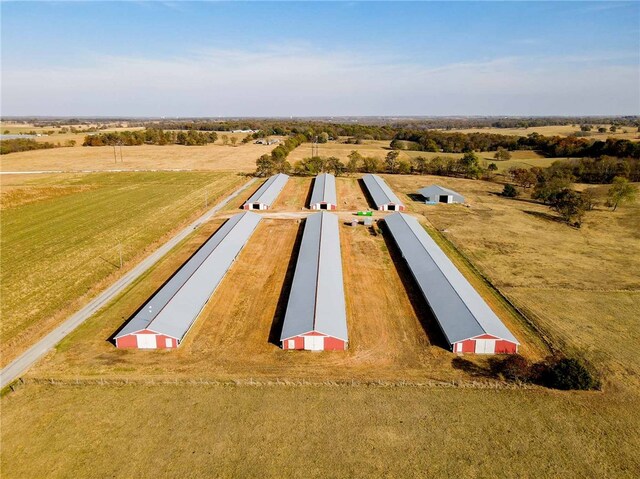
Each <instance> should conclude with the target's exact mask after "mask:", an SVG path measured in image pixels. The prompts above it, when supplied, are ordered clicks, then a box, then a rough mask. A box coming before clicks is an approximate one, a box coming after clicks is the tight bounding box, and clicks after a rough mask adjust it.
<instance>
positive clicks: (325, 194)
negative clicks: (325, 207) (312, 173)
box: [310, 173, 338, 205]
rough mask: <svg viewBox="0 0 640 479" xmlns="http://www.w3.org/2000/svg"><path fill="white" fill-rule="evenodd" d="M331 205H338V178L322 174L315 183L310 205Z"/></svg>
mask: <svg viewBox="0 0 640 479" xmlns="http://www.w3.org/2000/svg"><path fill="white" fill-rule="evenodd" d="M317 203H330V204H332V205H337V204H338V200H337V199H336V177H335V176H333V175H331V174H329V173H322V174H320V175H318V176H316V179H315V181H314V182H313V191H312V192H311V201H310V204H312V205H315V204H317Z"/></svg>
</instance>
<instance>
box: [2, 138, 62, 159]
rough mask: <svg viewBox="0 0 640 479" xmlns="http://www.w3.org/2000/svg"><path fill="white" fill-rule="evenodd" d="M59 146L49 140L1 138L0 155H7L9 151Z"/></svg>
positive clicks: (16, 151)
mask: <svg viewBox="0 0 640 479" xmlns="http://www.w3.org/2000/svg"><path fill="white" fill-rule="evenodd" d="M59 146H60V145H59V144H58V145H54V144H53V143H49V142H39V141H36V140H32V139H30V138H15V139H10V140H2V141H1V142H0V155H8V154H9V153H18V152H20V151H31V150H44V149H48V148H57V147H59Z"/></svg>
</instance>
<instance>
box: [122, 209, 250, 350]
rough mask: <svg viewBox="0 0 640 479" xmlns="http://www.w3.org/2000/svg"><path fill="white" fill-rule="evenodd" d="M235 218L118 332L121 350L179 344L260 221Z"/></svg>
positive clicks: (242, 216) (208, 241) (168, 346)
mask: <svg viewBox="0 0 640 479" xmlns="http://www.w3.org/2000/svg"><path fill="white" fill-rule="evenodd" d="M260 219H261V217H260V215H257V214H255V213H250V212H246V213H240V214H237V215H235V216H232V217H231V218H229V219H228V220H227V222H226V223H225V224H223V225H222V226H221V227H220V228H219V229H218V231H216V232H215V234H214V235H213V236H211V237H210V238H209V239H208V240H207V241H206V242H205V243H204V244H203V245H202V246H201V247H200V249H199V250H198V251H196V253H194V255H193V256H191V258H189V260H188V261H187V262H186V263H185V264H184V265H182V267H181V268H180V269H179V270H178V271H177V272H176V273H175V274H174V275H173V276H172V277H171V278H170V279H169V280H168V281H167V282H166V283H165V284H164V285H163V286H162V288H160V289H159V290H158V291H157V292H156V293H155V294H154V295H153V296H152V297H151V299H149V300H148V301H147V302H146V303H145V304H144V305H142V307H141V308H140V309H139V310H138V312H137V313H136V314H135V315H134V316H133V317H132V318H131V319H130V320H129V322H128V323H127V324H126V325H125V326H124V327H123V328H122V329H121V330H120V331H119V332H118V333H117V334H116V335H115V336H114V340H115V344H116V347H118V348H120V349H127V348H137V349H171V348H177V347H178V346H179V345H180V343H181V342H182V340H183V339H184V337H185V336H186V334H187V332H188V331H189V329H190V328H191V326H192V325H193V323H194V322H195V320H196V319H197V318H198V316H199V315H200V312H201V311H202V309H203V308H204V306H205V304H206V303H207V302H208V301H209V298H210V297H211V295H212V294H213V293H214V291H215V290H216V288H217V287H218V285H219V284H220V282H221V281H222V279H223V278H224V276H225V275H226V274H227V271H228V270H229V268H230V267H231V265H232V264H233V262H234V261H235V259H236V257H237V256H238V254H240V251H242V248H244V245H245V244H246V243H247V241H248V240H249V238H250V237H251V235H252V234H253V232H254V230H255V229H256V227H257V226H258V223H259V222H260Z"/></svg>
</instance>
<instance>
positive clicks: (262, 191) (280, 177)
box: [245, 173, 289, 206]
mask: <svg viewBox="0 0 640 479" xmlns="http://www.w3.org/2000/svg"><path fill="white" fill-rule="evenodd" d="M287 181H289V175H285V174H284V173H278V174H277V175H273V176H270V177H269V179H268V180H267V181H265V182H264V183H263V184H262V186H261V187H260V188H258V191H256V192H255V193H254V194H252V195H251V197H250V198H249V199H248V200H247V201H246V203H245V205H246V204H247V203H262V204H264V205H267V206H271V204H272V203H273V202H274V201H275V200H276V198H277V197H278V195H279V194H280V192H281V191H282V188H284V185H286V184H287Z"/></svg>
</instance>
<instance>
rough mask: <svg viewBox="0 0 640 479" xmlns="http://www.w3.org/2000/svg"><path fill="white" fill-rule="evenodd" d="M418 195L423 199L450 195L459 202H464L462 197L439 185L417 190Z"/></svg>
mask: <svg viewBox="0 0 640 479" xmlns="http://www.w3.org/2000/svg"><path fill="white" fill-rule="evenodd" d="M418 193H420V194H421V195H422V196H424V197H425V198H426V197H427V196H432V195H442V194H445V195H452V196H454V197H455V198H458V199H459V200H460V201H464V196H462V195H461V194H460V193H458V192H456V191H453V190H450V189H449V188H445V187H444V186H440V185H430V186H425V187H424V188H422V189H420V190H418Z"/></svg>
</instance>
